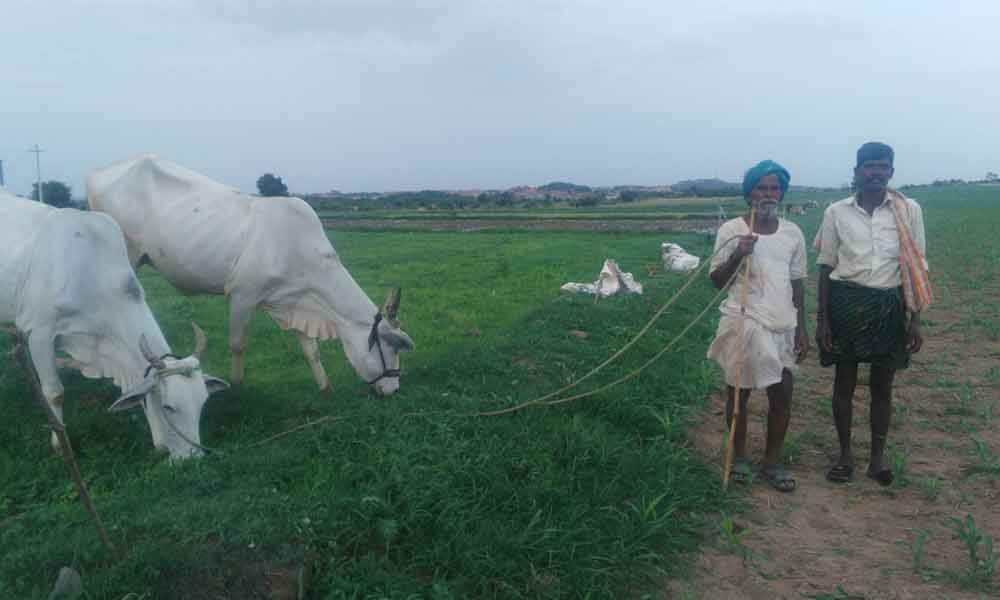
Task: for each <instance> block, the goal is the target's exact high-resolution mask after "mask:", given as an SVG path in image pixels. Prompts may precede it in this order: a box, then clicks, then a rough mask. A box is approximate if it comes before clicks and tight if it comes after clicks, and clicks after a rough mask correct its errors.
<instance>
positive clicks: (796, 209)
mask: <svg viewBox="0 0 1000 600" xmlns="http://www.w3.org/2000/svg"><path fill="white" fill-rule="evenodd" d="M788 212H790V213H792V214H793V215H804V214H806V209H805V207H804V206H802V205H800V204H796V205H794V206H790V207H789V208H788Z"/></svg>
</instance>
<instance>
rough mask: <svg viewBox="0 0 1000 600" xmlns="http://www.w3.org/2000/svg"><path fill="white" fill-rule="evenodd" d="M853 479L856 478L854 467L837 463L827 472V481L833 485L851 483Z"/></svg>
mask: <svg viewBox="0 0 1000 600" xmlns="http://www.w3.org/2000/svg"><path fill="white" fill-rule="evenodd" d="M852 477H854V467H853V466H852V465H842V464H840V463H837V464H835V465H833V467H831V468H830V470H829V471H827V472H826V480H827V481H831V482H833V483H850V482H851V478H852Z"/></svg>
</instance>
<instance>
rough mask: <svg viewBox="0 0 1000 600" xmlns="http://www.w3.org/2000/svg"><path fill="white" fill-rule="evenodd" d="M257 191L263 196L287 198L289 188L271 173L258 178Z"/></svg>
mask: <svg viewBox="0 0 1000 600" xmlns="http://www.w3.org/2000/svg"><path fill="white" fill-rule="evenodd" d="M257 190H258V191H259V192H260V195H261V196H287V195H288V186H287V185H285V184H284V182H282V181H281V177H275V176H274V175H273V174H271V173H264V174H263V175H261V176H260V177H258V178H257Z"/></svg>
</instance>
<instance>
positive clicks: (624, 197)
mask: <svg viewBox="0 0 1000 600" xmlns="http://www.w3.org/2000/svg"><path fill="white" fill-rule="evenodd" d="M618 198H619V199H620V200H621V201H622V202H635V201H636V200H638V199H639V192H637V191H635V190H622V191H621V193H620V194H618Z"/></svg>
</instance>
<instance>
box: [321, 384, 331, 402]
mask: <svg viewBox="0 0 1000 600" xmlns="http://www.w3.org/2000/svg"><path fill="white" fill-rule="evenodd" d="M319 393H320V394H321V395H322V396H323V397H324V398H326V399H327V400H333V386H332V385H328V386H326V387H321V388H319Z"/></svg>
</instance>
